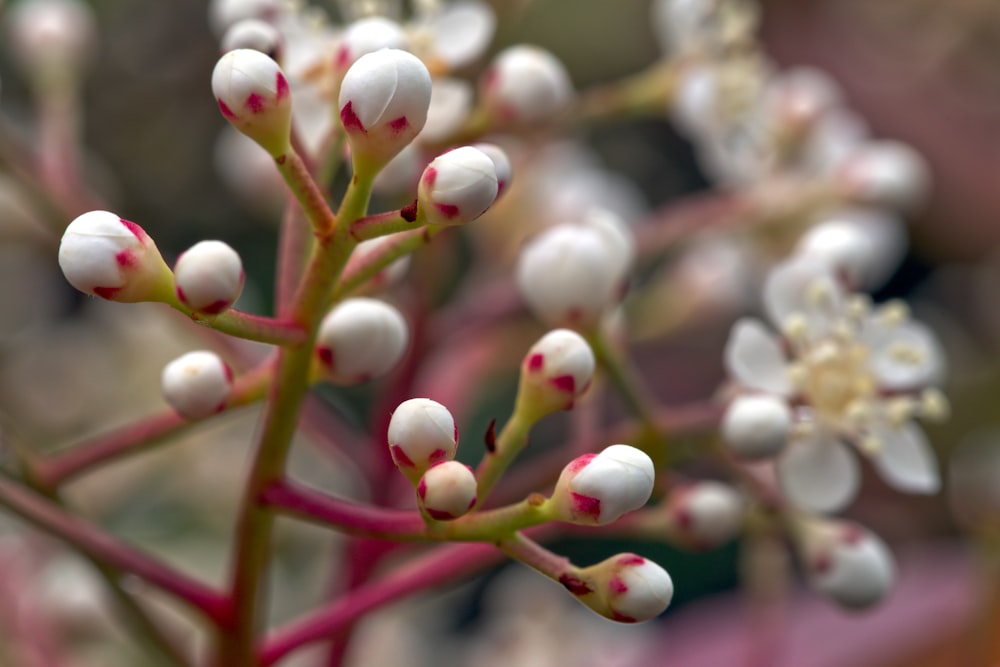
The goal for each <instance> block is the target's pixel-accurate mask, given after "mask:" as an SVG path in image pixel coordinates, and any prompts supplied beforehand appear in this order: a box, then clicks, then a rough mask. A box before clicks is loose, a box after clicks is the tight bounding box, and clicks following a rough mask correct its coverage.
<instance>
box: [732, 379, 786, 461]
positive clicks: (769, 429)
mask: <svg viewBox="0 0 1000 667" xmlns="http://www.w3.org/2000/svg"><path fill="white" fill-rule="evenodd" d="M791 427H792V411H791V408H789V407H788V403H787V402H786V401H785V400H784V399H783V398H781V397H779V396H774V395H770V394H747V395H743V396H738V397H736V398H735V399H733V401H732V403H730V404H729V407H728V408H726V413H725V415H724V416H723V418H722V436H723V438H725V440H726V443H727V444H728V445H729V448H730V449H732V450H733V452H734V453H736V454H737V455H738V456H739V457H740V458H743V459H748V460H757V459H767V458H771V457H773V456H776V455H777V454H778V453H779V452H780V451H781V450H782V449H784V448H785V444H786V443H787V442H788V434H789V431H790V430H791Z"/></svg>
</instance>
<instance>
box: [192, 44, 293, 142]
mask: <svg viewBox="0 0 1000 667" xmlns="http://www.w3.org/2000/svg"><path fill="white" fill-rule="evenodd" d="M212 93H213V94H214V95H215V99H216V100H217V101H218V103H219V111H221V112H222V115H223V116H224V117H225V118H226V120H228V121H229V123H230V124H231V125H232V126H233V127H235V128H236V129H237V130H239V131H240V132H242V133H243V134H245V135H247V136H248V137H250V138H251V139H253V140H254V141H256V142H257V143H258V144H260V145H261V146H262V147H263V148H264V150H266V151H267V152H268V153H270V154H271V156H272V157H275V158H278V157H281V156H283V155H284V154H285V153H286V152H288V150H289V137H290V133H291V123H292V97H291V94H290V92H289V89H288V81H287V80H286V79H285V74H284V72H282V71H281V68H280V67H278V63H276V62H274V60H272V59H271V58H269V57H268V56H266V55H265V54H263V53H261V52H260V51H255V50H253V49H236V50H234V51H230V52H228V53H226V54H224V55H223V56H222V57H221V58H220V59H219V61H218V62H217V63H216V64H215V69H214V70H212Z"/></svg>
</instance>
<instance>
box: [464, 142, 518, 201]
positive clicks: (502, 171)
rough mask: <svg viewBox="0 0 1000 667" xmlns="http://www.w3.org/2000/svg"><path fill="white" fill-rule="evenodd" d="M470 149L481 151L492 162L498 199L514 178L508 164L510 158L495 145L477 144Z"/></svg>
mask: <svg viewBox="0 0 1000 667" xmlns="http://www.w3.org/2000/svg"><path fill="white" fill-rule="evenodd" d="M472 147H473V148H475V149H477V150H480V151H482V152H483V153H485V154H486V157H488V158H489V159H491V160H493V170H494V171H495V172H496V175H497V199H499V198H500V195H502V194H503V193H504V192H506V191H507V188H509V187H510V183H511V180H512V179H513V178H514V168H513V167H512V166H511V164H510V158H509V157H507V153H506V152H505V151H504V149H502V148H500V147H499V146H497V145H496V144H486V143H479V144H473V145H472Z"/></svg>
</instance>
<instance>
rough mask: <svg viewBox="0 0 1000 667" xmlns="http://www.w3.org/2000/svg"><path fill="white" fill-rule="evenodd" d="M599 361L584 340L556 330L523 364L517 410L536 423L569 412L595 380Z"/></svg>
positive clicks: (537, 343) (548, 334)
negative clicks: (562, 412) (551, 415)
mask: <svg viewBox="0 0 1000 667" xmlns="http://www.w3.org/2000/svg"><path fill="white" fill-rule="evenodd" d="M595 367H596V360H595V359H594V352H593V350H591V349H590V345H588V344H587V341H586V340H584V338H583V336H581V335H580V334H578V333H576V332H575V331H571V330H569V329H553V330H552V331H550V332H548V333H547V334H545V335H544V336H542V337H541V338H540V339H539V340H538V342H536V343H535V344H534V345H532V346H531V349H530V350H528V354H526V355H525V357H524V361H523V362H522V364H521V379H520V384H519V386H518V391H517V410H518V411H519V412H521V413H522V414H530V415H533V416H534V417H535V418H536V419H537V418H540V417H542V416H544V415H547V414H550V413H552V412H555V411H557V410H568V409H570V408H572V407H573V402H574V401H575V400H576V399H577V397H579V396H581V395H582V394H583V393H584V392H585V391H586V390H587V388H588V387H590V382H591V380H592V379H593V377H594V368H595Z"/></svg>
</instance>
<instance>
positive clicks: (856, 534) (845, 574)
mask: <svg viewBox="0 0 1000 667" xmlns="http://www.w3.org/2000/svg"><path fill="white" fill-rule="evenodd" d="M799 548H800V550H801V552H802V555H803V558H804V561H805V566H806V570H807V574H808V576H809V581H810V582H811V583H812V585H813V587H814V588H815V589H816V590H818V591H819V592H820V593H822V594H823V595H825V596H826V597H828V598H830V599H831V600H832V601H834V602H836V603H837V604H839V605H840V606H842V607H846V608H848V609H865V608H867V607H871V606H872V605H874V604H876V603H878V602H880V601H881V600H882V599H883V598H884V597H885V595H886V594H887V593H888V592H889V589H890V588H892V585H893V583H894V581H895V578H896V566H895V563H894V562H893V558H892V553H891V552H890V551H889V548H888V547H887V546H886V544H885V542H883V541H882V539H881V538H880V537H879V536H878V535H876V534H875V533H873V532H871V531H870V530H868V529H867V528H865V527H864V526H862V525H860V524H857V523H853V522H850V521H839V520H819V519H813V520H812V521H811V522H810V523H809V524H807V526H806V527H805V529H804V530H803V533H802V536H801V539H800V543H799Z"/></svg>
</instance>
